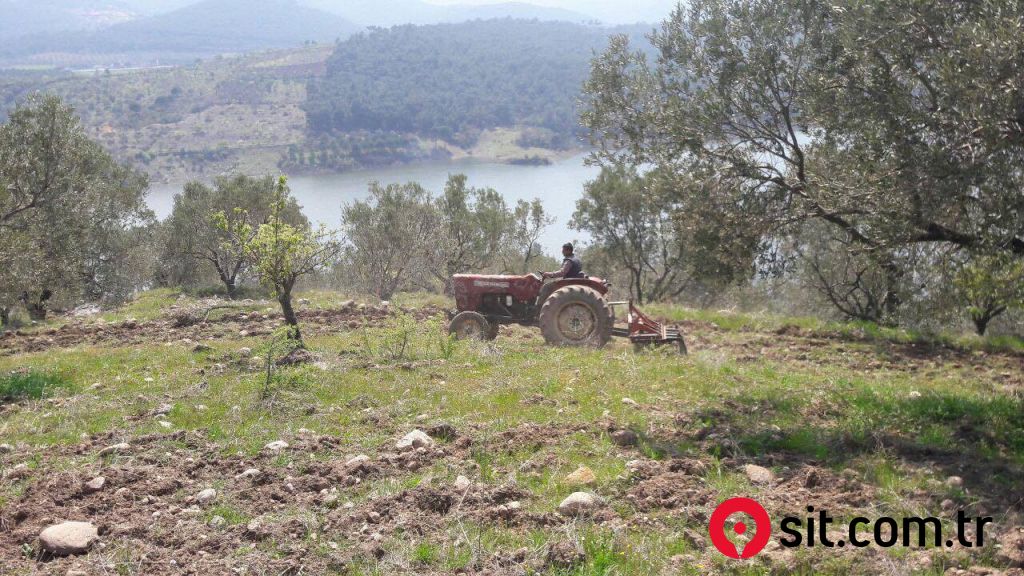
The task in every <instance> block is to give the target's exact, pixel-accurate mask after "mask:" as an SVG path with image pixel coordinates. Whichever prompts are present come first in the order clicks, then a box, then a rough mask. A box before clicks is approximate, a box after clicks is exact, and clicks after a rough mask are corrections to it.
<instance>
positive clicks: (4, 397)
mask: <svg viewBox="0 0 1024 576" xmlns="http://www.w3.org/2000/svg"><path fill="white" fill-rule="evenodd" d="M69 385H70V384H69V383H68V382H67V381H66V380H65V379H64V378H62V377H61V376H58V375H56V374H50V373H47V372H12V373H10V374H4V375H2V376H0V404H6V403H9V402H18V401H20V400H26V399H29V400H39V399H40V398H45V397H48V396H51V395H52V394H53V393H54V391H56V390H58V389H61V388H68V387H69Z"/></svg>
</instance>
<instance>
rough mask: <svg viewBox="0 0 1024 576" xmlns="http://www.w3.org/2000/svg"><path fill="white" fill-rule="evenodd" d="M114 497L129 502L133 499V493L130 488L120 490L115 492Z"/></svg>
mask: <svg viewBox="0 0 1024 576" xmlns="http://www.w3.org/2000/svg"><path fill="white" fill-rule="evenodd" d="M114 496H115V497H116V498H123V499H125V500H127V499H129V498H131V497H132V491H131V489H130V488H118V489H117V491H115V492H114Z"/></svg>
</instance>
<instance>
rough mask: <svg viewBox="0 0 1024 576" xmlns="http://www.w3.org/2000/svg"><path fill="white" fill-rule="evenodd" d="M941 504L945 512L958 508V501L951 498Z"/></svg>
mask: <svg viewBox="0 0 1024 576" xmlns="http://www.w3.org/2000/svg"><path fill="white" fill-rule="evenodd" d="M939 505H940V506H942V511H943V512H950V511H952V510H954V509H955V508H956V502H954V501H952V500H950V499H949V498H946V499H945V500H943V501H942V503H941V504H939Z"/></svg>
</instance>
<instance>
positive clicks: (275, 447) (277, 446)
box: [264, 440, 288, 452]
mask: <svg viewBox="0 0 1024 576" xmlns="http://www.w3.org/2000/svg"><path fill="white" fill-rule="evenodd" d="M287 447H288V443H287V442H285V441H284V440H274V441H273V442H270V443H269V444H267V445H266V446H264V448H266V449H267V450H270V451H271V452H279V451H281V450H284V449H285V448H287Z"/></svg>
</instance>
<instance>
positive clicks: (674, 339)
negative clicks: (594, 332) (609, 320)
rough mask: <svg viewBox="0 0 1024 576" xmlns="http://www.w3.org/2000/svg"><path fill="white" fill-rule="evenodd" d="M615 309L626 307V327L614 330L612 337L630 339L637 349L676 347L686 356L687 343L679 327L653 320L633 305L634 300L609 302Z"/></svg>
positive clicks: (614, 328)
mask: <svg viewBox="0 0 1024 576" xmlns="http://www.w3.org/2000/svg"><path fill="white" fill-rule="evenodd" d="M609 305H610V306H612V307H613V308H614V307H626V309H627V312H626V325H625V326H615V327H613V328H612V336H618V337H620V338H629V341H630V342H632V343H633V345H634V346H636V347H637V348H643V347H646V346H664V345H668V346H674V347H676V349H677V350H678V351H679V353H680V354H686V352H687V351H686V342H685V341H684V340H683V333H682V332H681V331H680V330H679V327H678V326H674V327H671V328H669V327H668V326H665V325H664V324H662V323H661V322H657V321H655V320H652V319H651V318H650V317H648V316H647V315H645V314H644V313H643V312H641V311H640V310H639V309H637V307H636V306H635V305H634V304H633V301H632V300H628V301H623V302H609Z"/></svg>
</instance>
